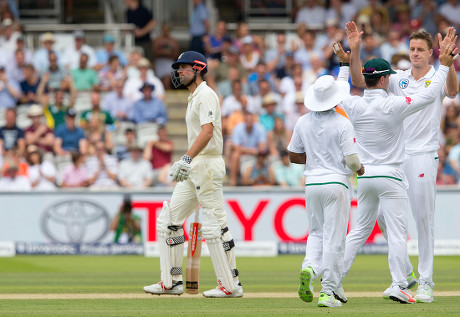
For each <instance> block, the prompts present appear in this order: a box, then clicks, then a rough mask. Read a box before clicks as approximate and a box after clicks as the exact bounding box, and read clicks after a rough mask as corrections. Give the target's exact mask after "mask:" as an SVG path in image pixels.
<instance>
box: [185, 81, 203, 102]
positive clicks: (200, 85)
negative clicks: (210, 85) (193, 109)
mask: <svg viewBox="0 0 460 317" xmlns="http://www.w3.org/2000/svg"><path fill="white" fill-rule="evenodd" d="M205 86H206V82H205V81H204V80H203V82H202V83H201V84H199V85H198V87H196V89H195V91H194V92H193V94H190V96H188V101H190V100H192V99H193V98H194V97H195V96H196V95H197V94H198V93H199V92H200V91H201V90H202V89H203V88H204V87H205Z"/></svg>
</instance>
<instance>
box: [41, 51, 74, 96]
mask: <svg viewBox="0 0 460 317" xmlns="http://www.w3.org/2000/svg"><path fill="white" fill-rule="evenodd" d="M48 58H49V66H48V68H45V69H43V71H42V72H41V76H42V81H43V80H44V78H45V76H46V77H47V86H46V87H47V89H48V90H50V91H55V90H58V89H62V90H68V89H71V87H70V85H71V83H72V85H73V80H72V76H70V75H69V72H68V71H67V70H65V69H64V68H63V67H61V66H59V64H58V57H57V55H56V53H55V52H50V53H49V54H48Z"/></svg>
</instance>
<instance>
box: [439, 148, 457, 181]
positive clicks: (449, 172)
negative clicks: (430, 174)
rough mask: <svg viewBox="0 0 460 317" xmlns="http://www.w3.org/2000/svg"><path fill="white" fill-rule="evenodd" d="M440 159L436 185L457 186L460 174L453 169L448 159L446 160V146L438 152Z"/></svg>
mask: <svg viewBox="0 0 460 317" xmlns="http://www.w3.org/2000/svg"><path fill="white" fill-rule="evenodd" d="M451 152H452V151H451ZM438 157H439V162H438V173H437V174H436V185H455V184H457V179H458V176H459V175H460V174H459V173H457V171H456V170H455V169H453V168H452V165H451V162H450V161H449V160H448V159H446V148H445V147H444V146H440V148H439V150H438ZM459 161H460V159H459ZM457 166H458V165H457Z"/></svg>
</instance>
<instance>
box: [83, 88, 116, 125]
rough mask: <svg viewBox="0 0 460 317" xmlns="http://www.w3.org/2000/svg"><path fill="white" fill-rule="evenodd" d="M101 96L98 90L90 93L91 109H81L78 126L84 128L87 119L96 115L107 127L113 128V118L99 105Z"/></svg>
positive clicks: (87, 121)
mask: <svg viewBox="0 0 460 317" xmlns="http://www.w3.org/2000/svg"><path fill="white" fill-rule="evenodd" d="M100 103H101V96H100V95H99V93H98V92H95V91H94V92H92V93H91V110H86V111H83V113H82V114H81V118H80V126H81V127H82V128H83V129H84V130H86V128H87V127H88V123H89V120H90V119H91V118H92V117H94V116H96V117H98V118H99V119H100V120H101V122H102V123H104V125H108V126H109V129H115V126H114V124H115V120H113V118H112V116H111V115H110V113H109V112H107V111H105V110H102V109H101V106H100Z"/></svg>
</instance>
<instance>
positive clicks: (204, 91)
mask: <svg viewBox="0 0 460 317" xmlns="http://www.w3.org/2000/svg"><path fill="white" fill-rule="evenodd" d="M185 122H186V123H187V139H188V147H189V148H190V147H191V146H192V144H193V143H194V142H195V140H196V138H197V137H198V135H199V134H200V133H201V126H202V125H203V124H206V123H212V125H213V126H214V131H213V136H212V138H211V140H209V143H208V145H206V147H205V148H204V149H203V150H202V151H201V152H200V153H199V154H198V155H216V154H219V155H222V152H223V138H222V121H221V115H220V104H219V97H217V94H216V93H215V92H214V90H212V89H211V88H209V86H208V85H207V84H206V82H205V81H203V82H202V83H201V84H200V85H199V86H198V87H197V88H196V89H195V91H194V92H193V94H190V96H189V97H188V105H187V113H186V115H185Z"/></svg>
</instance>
